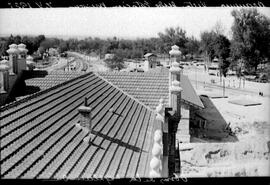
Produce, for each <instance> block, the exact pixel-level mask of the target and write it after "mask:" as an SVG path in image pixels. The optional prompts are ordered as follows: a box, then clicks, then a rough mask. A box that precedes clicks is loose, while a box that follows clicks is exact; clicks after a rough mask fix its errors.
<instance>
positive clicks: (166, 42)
mask: <svg viewBox="0 0 270 185" xmlns="http://www.w3.org/2000/svg"><path fill="white" fill-rule="evenodd" d="M158 36H159V38H160V39H161V41H162V43H163V51H162V53H168V52H169V51H170V50H171V46H173V45H175V44H176V45H177V46H178V47H179V48H180V50H181V51H182V53H183V49H185V43H186V42H187V37H186V31H185V30H183V29H181V28H180V27H176V28H173V27H170V28H166V29H165V33H162V32H159V33H158ZM183 54H185V53H183Z"/></svg>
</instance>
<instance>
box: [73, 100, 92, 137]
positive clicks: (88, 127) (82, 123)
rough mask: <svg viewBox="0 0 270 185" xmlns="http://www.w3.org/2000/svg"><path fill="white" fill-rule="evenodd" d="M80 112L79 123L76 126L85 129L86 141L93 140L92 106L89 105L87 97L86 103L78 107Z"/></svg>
mask: <svg viewBox="0 0 270 185" xmlns="http://www.w3.org/2000/svg"><path fill="white" fill-rule="evenodd" d="M78 112H79V114H80V119H79V123H78V124H76V126H77V127H78V128H80V129H82V130H83V132H84V133H86V135H87V136H86V137H85V138H84V142H89V140H91V133H92V120H91V108H90V107H87V98H85V100H84V105H83V106H80V107H79V108H78Z"/></svg>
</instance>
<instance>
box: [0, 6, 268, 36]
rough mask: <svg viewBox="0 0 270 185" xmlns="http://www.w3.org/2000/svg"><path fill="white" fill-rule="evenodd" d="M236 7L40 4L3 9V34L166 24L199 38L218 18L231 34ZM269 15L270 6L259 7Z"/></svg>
mask: <svg viewBox="0 0 270 185" xmlns="http://www.w3.org/2000/svg"><path fill="white" fill-rule="evenodd" d="M233 9H235V8H233V7H203V8H202V7H196V8H194V7H161V8H160V7H159V8H149V7H135V8H127V7H126V8H123V7H118V8H75V7H74V8H73V7H72V8H37V9H31V8H29V9H0V35H10V34H13V35H17V34H20V35H39V34H44V35H45V36H49V35H52V36H60V35H62V36H71V37H73V36H87V37H88V36H91V37H101V38H106V37H110V38H112V37H113V36H116V37H118V38H131V39H136V38H150V37H158V32H164V30H165V29H166V28H167V27H177V26H179V27H180V28H182V29H184V30H185V31H186V34H187V36H194V37H195V38H197V39H199V38H200V33H201V32H203V31H210V30H211V29H212V28H213V27H214V26H215V25H216V23H217V22H219V23H221V25H222V27H224V34H225V35H226V36H228V37H230V28H231V26H232V23H233V17H232V16H231V11H232V10H233ZM258 10H259V11H260V12H261V13H263V14H264V15H266V16H268V17H270V8H266V7H263V8H258Z"/></svg>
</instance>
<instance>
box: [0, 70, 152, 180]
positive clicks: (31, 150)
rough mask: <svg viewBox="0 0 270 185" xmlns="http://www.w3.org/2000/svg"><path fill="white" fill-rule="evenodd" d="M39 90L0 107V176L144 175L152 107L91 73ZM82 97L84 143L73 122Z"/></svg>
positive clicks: (75, 120)
mask: <svg viewBox="0 0 270 185" xmlns="http://www.w3.org/2000/svg"><path fill="white" fill-rule="evenodd" d="M42 92H44V93H42ZM42 92H41V93H39V95H38V96H33V97H32V98H28V99H27V101H21V102H20V103H19V104H14V106H13V105H12V104H10V105H8V107H2V108H1V110H0V111H1V115H0V116H1V117H0V119H1V128H0V129H1V160H0V165H1V178H46V179H47V178H87V177H134V176H135V174H139V175H140V177H144V176H145V174H148V173H147V172H146V169H147V165H149V162H148V156H149V152H150V150H151V147H150V144H151V143H150V142H151V138H152V136H151V133H152V130H153V120H154V112H153V111H151V110H150V109H148V108H146V107H145V106H144V105H142V104H141V103H139V102H138V101H136V100H135V99H134V98H131V97H130V96H129V95H127V94H125V93H123V92H122V91H121V90H119V89H117V88H115V87H114V86H112V85H111V84H109V83H107V82H106V81H104V80H102V79H101V78H100V77H98V76H96V75H95V74H93V73H89V75H82V76H81V77H79V78H77V79H76V80H73V81H70V82H69V83H64V84H63V85H61V86H58V87H57V88H52V89H51V90H47V91H42ZM84 97H87V103H88V106H90V107H91V108H92V125H93V135H94V138H93V140H92V141H91V142H90V143H85V142H83V138H84V136H85V134H84V132H83V131H82V130H80V129H79V128H77V127H76V126H75V124H76V123H77V121H78V118H79V114H78V111H77V108H78V107H79V106H80V105H82V104H83V101H84ZM111 108H113V109H114V110H115V112H116V113H117V114H113V113H112V112H111V111H109V110H110V109H111ZM118 114H119V115H118Z"/></svg>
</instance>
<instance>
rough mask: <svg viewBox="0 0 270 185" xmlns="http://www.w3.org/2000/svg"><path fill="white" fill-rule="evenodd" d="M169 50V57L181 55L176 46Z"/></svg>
mask: <svg viewBox="0 0 270 185" xmlns="http://www.w3.org/2000/svg"><path fill="white" fill-rule="evenodd" d="M171 48H172V49H171V50H170V51H169V54H170V55H171V56H180V55H181V54H182V53H181V51H179V47H178V46H177V45H173V46H172V47H171Z"/></svg>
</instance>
